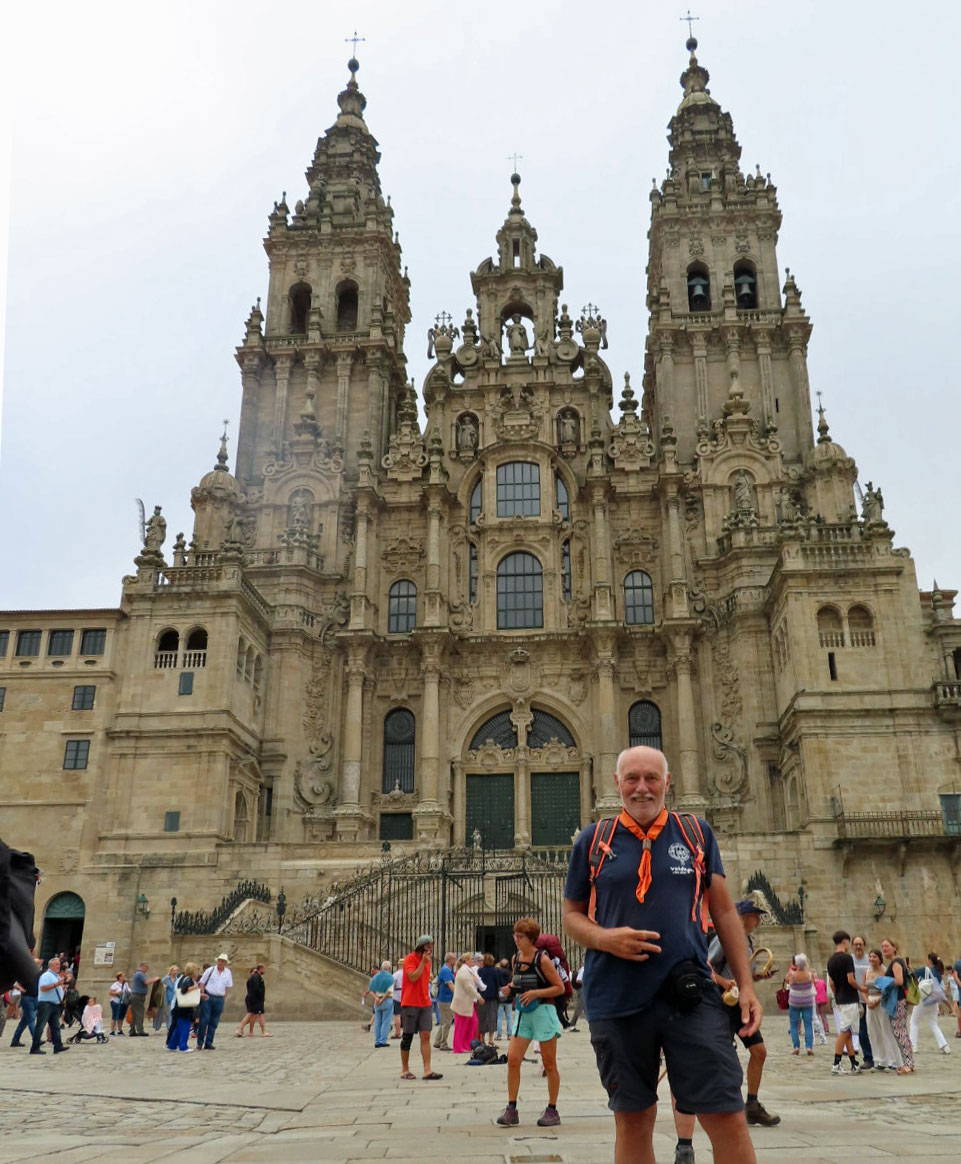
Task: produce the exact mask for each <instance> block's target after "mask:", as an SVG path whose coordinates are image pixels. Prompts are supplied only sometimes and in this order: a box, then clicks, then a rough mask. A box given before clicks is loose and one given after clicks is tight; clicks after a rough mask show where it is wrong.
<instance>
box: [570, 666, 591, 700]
mask: <svg viewBox="0 0 961 1164" xmlns="http://www.w3.org/2000/svg"><path fill="white" fill-rule="evenodd" d="M588 678H589V676H588V674H587V672H586V671H580V670H577V671H572V672H571V673H570V674H569V675H568V677H567V698H568V699H569V700H570V701H571V703H575V704H581V703H583V702H584V700H585V699H586V698H587V685H588Z"/></svg>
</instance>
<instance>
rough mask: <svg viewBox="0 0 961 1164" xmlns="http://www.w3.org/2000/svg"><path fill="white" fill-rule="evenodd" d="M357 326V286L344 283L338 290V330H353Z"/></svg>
mask: <svg viewBox="0 0 961 1164" xmlns="http://www.w3.org/2000/svg"><path fill="white" fill-rule="evenodd" d="M356 327H357V287H356V285H355V284H353V283H344V284H343V286H342V287H340V288H339V289H338V291H337V330H338V331H353V330H354V329H355V328H356Z"/></svg>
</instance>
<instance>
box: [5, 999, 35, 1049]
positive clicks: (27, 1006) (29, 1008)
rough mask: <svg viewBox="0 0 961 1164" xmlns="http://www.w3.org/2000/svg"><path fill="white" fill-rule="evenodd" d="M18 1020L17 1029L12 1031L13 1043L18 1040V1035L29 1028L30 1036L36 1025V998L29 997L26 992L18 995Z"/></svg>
mask: <svg viewBox="0 0 961 1164" xmlns="http://www.w3.org/2000/svg"><path fill="white" fill-rule="evenodd" d="M20 1010H21V1012H22V1013H21V1015H20V1022H18V1023H17V1029H16V1030H15V1031H14V1032H13V1039H12V1041H11V1046H12V1045H13V1043H19V1042H20V1036H21V1035H22V1034H23V1032H24V1031H26V1030H29V1031H30V1036H31V1038H32V1037H33V1029H34V1027H35V1026H36V1025H37V1000H36V999H35V998H31V997H30V996H29V995H27V994H22V995H21V996H20Z"/></svg>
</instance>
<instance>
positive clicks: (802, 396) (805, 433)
mask: <svg viewBox="0 0 961 1164" xmlns="http://www.w3.org/2000/svg"><path fill="white" fill-rule="evenodd" d="M788 353H789V357H788V358H789V360H790V363H791V377H792V379H793V380H794V388H795V391H796V394H797V399H798V401H799V407H798V419H799V422H800V426H801V427H800V429H799V432H798V435H799V436H800V437H801V438H802V443H803V438H804V437H807V438H808V443H809V444H813V443H814V419H813V417H812V415H811V384H810V381H809V380H808V367H807V343H806V342H805V339H804V333H803V331H801V329H800V328H796V327H792V328H790V329H789V331H788Z"/></svg>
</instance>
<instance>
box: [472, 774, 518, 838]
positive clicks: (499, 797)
mask: <svg viewBox="0 0 961 1164" xmlns="http://www.w3.org/2000/svg"><path fill="white" fill-rule="evenodd" d="M474 829H477V830H479V832H480V835H481V844H482V846H483V847H484V848H485V849H513V847H514V776H513V774H512V773H510V772H505V773H499V774H497V775H492V776H480V775H476V776H468V777H467V828H466V830H465V831H466V842H467V844H468V845H469V844H470V843H471V839H472V838H473V836H474Z"/></svg>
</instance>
